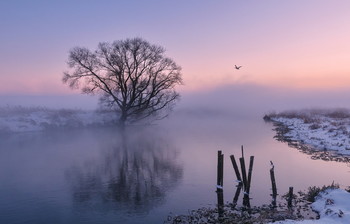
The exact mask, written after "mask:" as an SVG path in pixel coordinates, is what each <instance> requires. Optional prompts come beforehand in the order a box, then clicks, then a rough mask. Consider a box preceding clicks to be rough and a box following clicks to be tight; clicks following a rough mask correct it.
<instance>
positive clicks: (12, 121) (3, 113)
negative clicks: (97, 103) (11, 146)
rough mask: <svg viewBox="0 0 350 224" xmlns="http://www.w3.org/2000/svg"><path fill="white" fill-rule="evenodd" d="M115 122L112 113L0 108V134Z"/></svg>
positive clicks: (35, 108)
mask: <svg viewBox="0 0 350 224" xmlns="http://www.w3.org/2000/svg"><path fill="white" fill-rule="evenodd" d="M116 120H117V119H116V116H115V114H114V113H112V112H102V111H84V110H71V109H60V110H58V109H57V110H54V109H47V108H42V107H30V108H27V107H21V106H17V107H2V108H0V133H8V132H27V131H42V130H48V129H55V128H79V127H91V126H104V125H111V124H115V122H116Z"/></svg>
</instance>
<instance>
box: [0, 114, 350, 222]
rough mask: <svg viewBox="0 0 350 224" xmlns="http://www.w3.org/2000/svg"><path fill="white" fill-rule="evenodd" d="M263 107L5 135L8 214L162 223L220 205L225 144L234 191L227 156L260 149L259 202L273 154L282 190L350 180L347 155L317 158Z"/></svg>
mask: <svg viewBox="0 0 350 224" xmlns="http://www.w3.org/2000/svg"><path fill="white" fill-rule="evenodd" d="M262 116H263V112H261V111H253V112H252V110H237V111H236V112H229V111H226V112H224V111H221V112H219V111H216V110H192V111H189V110H179V111H177V112H176V113H175V114H174V115H173V116H172V117H171V118H170V119H167V120H163V121H162V122H160V124H159V125H155V126H150V127H147V128H142V127H130V128H129V129H128V130H127V132H126V133H120V132H119V131H118V130H117V129H113V128H95V129H83V130H64V131H50V132H33V133H21V134H11V135H2V136H1V141H0V223H6V224H14V223H28V224H38V223H91V224H95V223H163V221H164V220H165V219H166V218H167V216H168V215H169V214H170V213H172V214H187V212H188V210H191V209H197V208H200V207H209V206H211V207H213V206H215V205H216V200H217V196H216V193H215V186H216V166H217V164H216V163H217V157H216V156H217V151H218V150H222V151H223V153H224V155H225V159H224V200H225V202H230V201H232V198H233V195H234V193H235V188H234V186H235V182H234V181H235V179H236V178H235V175H234V171H233V168H232V165H231V162H230V159H229V155H231V154H234V155H235V156H236V158H238V157H239V156H240V155H241V152H240V147H241V145H244V148H245V155H246V158H247V159H248V158H249V156H250V155H253V156H255V161H254V169H253V175H252V186H251V190H250V192H251V196H250V197H251V198H252V200H251V204H252V205H261V204H264V203H270V200H271V198H270V193H271V184H270V178H269V169H270V161H273V163H274V164H275V174H276V181H277V188H278V193H279V194H280V195H281V194H284V193H286V192H287V191H288V188H289V187H290V186H293V187H294V189H295V192H296V191H299V190H305V189H307V188H308V187H309V186H315V185H316V186H320V185H325V184H330V183H332V182H333V181H334V182H335V183H339V184H340V185H341V186H342V187H346V186H348V185H350V178H349V176H350V175H349V171H350V167H348V165H347V164H345V163H338V162H325V161H317V160H311V159H310V156H309V155H306V154H303V153H301V152H299V151H297V150H296V149H293V148H290V147H288V145H287V144H285V143H281V142H277V141H276V140H274V139H273V136H274V134H275V133H274V131H272V128H273V127H272V125H271V124H269V123H265V122H264V121H263V119H262Z"/></svg>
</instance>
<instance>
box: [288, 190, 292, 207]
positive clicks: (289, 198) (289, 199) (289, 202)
mask: <svg viewBox="0 0 350 224" xmlns="http://www.w3.org/2000/svg"><path fill="white" fill-rule="evenodd" d="M292 202H293V187H289V192H288V207H289V208H290V207H292V206H293V203H292Z"/></svg>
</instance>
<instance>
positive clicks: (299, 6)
mask: <svg viewBox="0 0 350 224" xmlns="http://www.w3.org/2000/svg"><path fill="white" fill-rule="evenodd" d="M0 29H1V33H0V94H17V93H21V94H66V93H72V91H71V90H70V89H69V88H68V87H67V86H65V85H64V84H62V82H61V78H62V74H63V72H64V71H65V70H67V65H66V61H67V58H68V51H69V50H70V49H71V48H72V47H75V46H83V47H88V48H90V49H92V50H94V49H95V48H96V46H97V44H98V43H99V42H104V41H107V42H112V41H114V40H120V39H125V38H129V37H142V38H144V39H146V40H148V41H149V42H151V43H154V44H158V45H161V46H163V47H165V48H166V49H167V52H166V54H167V56H169V57H171V58H173V59H174V60H175V61H176V62H177V63H178V64H179V65H181V66H182V68H183V78H184V82H185V86H183V87H181V91H192V90H198V89H209V88H215V87H217V86H220V85H223V84H225V85H227V84H235V83H239V84H245V83H249V84H256V85H265V86H266V85H267V86H278V87H279V88H281V87H282V88H283V87H290V88H306V89H310V88H316V89H334V88H337V89H339V88H348V87H350V60H349V59H350V1H348V0H334V1H329V0H284V1H281V0H266V1H261V0H251V1H235V0H227V1H213V0H211V1H209V0H197V1H194V0H193V1H191V0H176V1H166V0H147V1H136V0H125V1H121V0H119V1H116V0H113V1H112V0H111V1H107V0H99V1H93V0H60V1H48V0H41V1H40V0H30V1H27V0H4V1H0ZM235 64H237V65H242V66H243V67H242V69H241V70H235V69H234V65H235Z"/></svg>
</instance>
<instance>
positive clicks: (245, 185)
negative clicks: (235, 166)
mask: <svg viewBox="0 0 350 224" xmlns="http://www.w3.org/2000/svg"><path fill="white" fill-rule="evenodd" d="M239 162H240V164H241V171H242V180H243V189H244V191H246V189H247V172H246V170H245V162H244V157H242V158H239Z"/></svg>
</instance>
